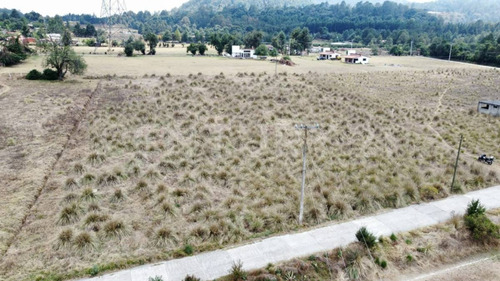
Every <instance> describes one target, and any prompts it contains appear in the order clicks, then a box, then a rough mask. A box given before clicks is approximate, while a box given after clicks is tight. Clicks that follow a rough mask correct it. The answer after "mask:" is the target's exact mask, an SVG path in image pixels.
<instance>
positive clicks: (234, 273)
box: [229, 261, 247, 281]
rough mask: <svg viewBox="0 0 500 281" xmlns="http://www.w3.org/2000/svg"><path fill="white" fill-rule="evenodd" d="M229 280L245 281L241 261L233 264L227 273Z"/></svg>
mask: <svg viewBox="0 0 500 281" xmlns="http://www.w3.org/2000/svg"><path fill="white" fill-rule="evenodd" d="M229 278H230V279H229V280H232V281H240V280H247V273H246V272H245V271H244V270H243V263H242V262H241V261H237V262H235V263H233V265H232V266H231V271H230V272H229Z"/></svg>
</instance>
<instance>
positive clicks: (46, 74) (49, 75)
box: [41, 68, 59, 81]
mask: <svg viewBox="0 0 500 281" xmlns="http://www.w3.org/2000/svg"><path fill="white" fill-rule="evenodd" d="M41 79H43V80H49V81H54V80H58V79H59V75H58V74H57V71H55V70H52V69H50V68H46V69H45V70H44V71H43V74H42V77H41Z"/></svg>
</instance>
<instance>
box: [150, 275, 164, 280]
mask: <svg viewBox="0 0 500 281" xmlns="http://www.w3.org/2000/svg"><path fill="white" fill-rule="evenodd" d="M148 281H163V277H161V276H155V277H149V279H148Z"/></svg>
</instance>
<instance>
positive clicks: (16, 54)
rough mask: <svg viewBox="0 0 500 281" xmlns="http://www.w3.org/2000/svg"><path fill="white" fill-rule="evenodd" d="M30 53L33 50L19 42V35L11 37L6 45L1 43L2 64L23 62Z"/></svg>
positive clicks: (8, 64) (0, 56)
mask: <svg viewBox="0 0 500 281" xmlns="http://www.w3.org/2000/svg"><path fill="white" fill-rule="evenodd" d="M30 53H31V50H30V49H29V48H27V47H26V46H24V45H23V44H21V43H20V42H19V37H17V38H11V39H10V40H9V41H8V42H7V44H6V45H5V46H1V45H0V65H3V66H11V65H15V64H18V63H21V62H22V61H23V60H25V59H26V58H27V57H28V55H29V54H30Z"/></svg>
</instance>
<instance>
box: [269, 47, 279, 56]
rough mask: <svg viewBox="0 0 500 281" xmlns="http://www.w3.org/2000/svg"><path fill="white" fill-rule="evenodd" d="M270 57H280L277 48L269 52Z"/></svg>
mask: <svg viewBox="0 0 500 281" xmlns="http://www.w3.org/2000/svg"><path fill="white" fill-rule="evenodd" d="M269 55H270V56H271V57H277V56H278V51H277V50H276V48H273V49H272V50H271V51H269Z"/></svg>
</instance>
